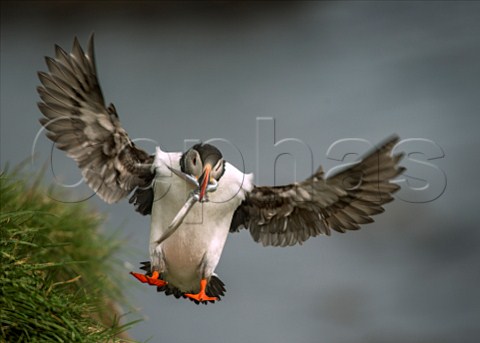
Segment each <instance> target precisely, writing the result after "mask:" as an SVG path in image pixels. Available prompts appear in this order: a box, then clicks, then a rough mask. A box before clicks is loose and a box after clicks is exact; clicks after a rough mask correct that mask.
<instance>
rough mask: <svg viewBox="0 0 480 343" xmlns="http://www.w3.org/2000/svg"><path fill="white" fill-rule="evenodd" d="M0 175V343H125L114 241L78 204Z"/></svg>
mask: <svg viewBox="0 0 480 343" xmlns="http://www.w3.org/2000/svg"><path fill="white" fill-rule="evenodd" d="M14 174H15V173H3V174H2V175H1V176H0V324H1V328H0V342H125V341H127V339H126V338H125V337H126V335H125V333H124V332H125V330H126V329H127V328H128V327H129V326H130V325H132V324H133V322H132V323H129V324H127V325H121V324H119V321H118V319H119V318H118V315H117V311H116V310H115V304H116V303H117V302H119V301H120V302H121V301H122V297H121V292H120V288H119V286H118V285H119V282H120V280H117V279H115V275H118V272H119V270H118V269H119V266H118V265H117V264H116V263H115V262H114V261H113V259H112V253H113V252H114V251H115V249H116V248H117V247H118V245H119V243H118V240H115V239H111V238H106V237H104V236H102V235H101V234H99V232H98V228H99V225H100V224H101V223H102V220H103V218H102V217H101V216H100V215H99V214H98V213H96V212H95V211H92V210H91V209H90V208H88V206H87V204H85V203H76V204H64V203H60V202H58V201H55V200H52V199H50V198H49V197H47V196H46V195H45V194H46V193H45V192H44V191H43V190H41V189H40V188H39V187H38V186H37V185H36V184H38V183H34V184H33V185H28V184H27V183H26V182H25V181H22V180H21V179H20V178H19V177H16V176H15V175H14Z"/></svg>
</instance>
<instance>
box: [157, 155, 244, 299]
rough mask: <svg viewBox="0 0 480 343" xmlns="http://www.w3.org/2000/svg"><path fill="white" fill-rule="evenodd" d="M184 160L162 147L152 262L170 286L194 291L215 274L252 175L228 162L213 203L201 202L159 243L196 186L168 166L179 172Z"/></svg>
mask: <svg viewBox="0 0 480 343" xmlns="http://www.w3.org/2000/svg"><path fill="white" fill-rule="evenodd" d="M180 157H181V154H180V153H165V152H163V151H161V150H160V149H159V148H157V152H156V157H155V171H156V176H155V199H154V203H153V208H152V223H151V233H150V258H151V261H152V265H153V266H155V267H157V268H159V270H160V271H161V272H163V276H164V278H165V280H166V281H168V282H170V283H171V284H172V285H174V286H176V287H177V288H179V289H180V290H182V291H195V290H197V289H198V286H199V282H200V279H201V278H203V277H207V278H208V277H209V276H210V275H211V274H212V273H213V272H214V270H215V267H216V266H217V264H218V261H219V259H220V256H221V253H222V250H223V247H224V245H225V241H226V239H227V236H228V232H229V228H230V223H231V220H232V217H233V213H234V212H235V210H236V208H237V207H238V206H239V205H240V203H241V201H242V200H243V199H244V198H245V192H248V191H250V190H251V189H252V187H253V185H252V181H253V180H252V179H253V175H252V174H248V175H247V174H244V173H242V172H241V171H239V170H238V169H237V168H235V167H234V166H233V165H231V164H229V163H226V166H225V173H224V175H223V176H222V177H221V179H220V181H219V183H218V188H217V190H216V191H215V192H213V193H209V195H208V197H209V201H208V202H205V203H196V204H195V205H194V206H193V208H192V209H191V210H190V212H189V213H188V215H187V216H186V217H185V219H184V221H183V223H182V224H181V225H180V227H179V228H178V229H177V230H176V231H175V233H174V234H172V235H171V236H170V237H169V238H168V239H166V240H165V241H164V242H162V243H161V244H157V243H156V242H157V241H158V240H159V239H160V238H161V237H162V235H163V232H165V231H166V230H167V228H168V226H169V225H170V223H171V222H172V220H173V218H174V217H175V215H176V214H177V213H178V211H179V210H180V208H181V207H182V206H183V204H184V203H185V201H186V200H187V198H188V196H189V194H190V192H191V191H192V188H191V186H189V185H187V183H186V182H185V181H183V180H181V179H180V178H179V177H178V176H176V175H173V174H172V172H171V171H170V170H169V169H168V168H167V167H166V165H169V166H171V167H172V168H176V169H180V166H179V160H180Z"/></svg>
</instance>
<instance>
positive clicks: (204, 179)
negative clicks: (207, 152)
mask: <svg viewBox="0 0 480 343" xmlns="http://www.w3.org/2000/svg"><path fill="white" fill-rule="evenodd" d="M211 170H212V166H211V165H210V164H207V165H206V166H205V168H204V169H203V174H202V176H200V180H201V181H200V182H201V183H200V197H199V201H202V199H203V198H204V197H205V192H206V190H207V186H208V183H209V182H210V171H211Z"/></svg>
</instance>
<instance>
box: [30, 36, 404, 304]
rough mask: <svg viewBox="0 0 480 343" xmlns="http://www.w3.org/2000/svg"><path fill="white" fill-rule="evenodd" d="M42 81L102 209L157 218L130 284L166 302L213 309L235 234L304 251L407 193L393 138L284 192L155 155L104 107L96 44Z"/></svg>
mask: <svg viewBox="0 0 480 343" xmlns="http://www.w3.org/2000/svg"><path fill="white" fill-rule="evenodd" d="M45 61H46V65H47V68H48V72H42V71H40V72H38V77H39V80H40V83H41V85H40V86H38V88H37V91H38V94H39V96H40V99H41V101H39V102H38V108H39V110H40V112H41V113H42V114H43V116H42V117H41V118H40V124H41V125H42V126H43V128H44V129H45V131H46V136H47V137H48V138H49V139H50V140H52V141H53V142H54V144H55V146H56V147H57V148H58V149H60V150H63V151H65V153H66V155H67V156H69V157H70V158H72V159H73V160H74V161H75V162H76V163H77V165H78V167H79V168H80V170H81V173H82V176H83V180H84V181H85V182H86V183H87V184H88V186H89V187H90V188H91V189H92V190H93V191H94V192H95V193H96V194H97V195H98V196H99V197H100V198H101V199H102V200H104V201H105V202H107V203H115V202H118V201H120V200H121V199H124V198H126V197H128V196H129V195H130V197H129V202H130V203H131V204H133V205H134V208H135V210H136V211H137V212H139V213H140V214H142V215H150V216H151V225H150V243H149V257H150V259H149V261H146V262H141V265H140V270H142V271H141V272H133V271H132V272H131V275H132V276H133V277H135V278H136V279H137V280H139V281H140V282H142V283H145V284H147V285H150V286H153V287H155V288H156V289H157V291H159V292H164V293H165V294H166V295H174V296H175V297H176V298H186V299H190V300H192V301H193V302H195V303H196V304H200V303H204V304H206V303H213V302H216V301H218V300H220V299H221V298H222V297H223V296H224V295H225V292H226V289H225V284H224V283H223V282H222V281H221V280H220V278H219V277H218V275H217V274H215V268H216V266H217V264H218V262H219V260H220V257H221V254H222V251H223V248H224V246H225V242H226V240H227V237H228V236H229V234H230V233H235V232H239V231H240V230H242V229H246V230H248V231H249V232H250V234H251V236H252V238H253V240H254V241H255V242H259V243H261V244H262V245H263V246H278V247H286V246H292V245H296V244H302V243H303V242H305V241H306V240H308V239H309V238H311V237H315V236H319V235H327V236H329V235H330V234H331V233H332V232H333V231H335V232H340V233H345V232H347V231H351V230H358V229H359V228H360V225H362V224H367V223H371V222H373V219H372V216H373V215H376V214H379V213H381V212H383V211H384V208H383V207H382V205H384V204H386V203H388V202H390V201H392V200H393V199H394V198H393V193H395V192H396V191H398V189H399V188H400V187H399V185H398V184H396V183H394V182H392V180H393V179H395V178H396V177H397V176H398V175H400V174H401V173H402V172H403V171H404V168H403V167H401V166H400V165H399V162H400V160H401V159H402V156H403V155H402V154H393V152H392V149H393V148H394V147H395V145H396V144H397V143H398V142H399V137H398V136H397V135H392V136H390V137H389V138H387V139H385V140H384V141H383V142H382V143H380V144H378V145H376V146H375V147H374V148H373V149H371V150H370V151H368V152H367V153H365V154H364V155H363V156H362V158H361V159H359V160H358V161H357V162H356V163H354V164H352V165H350V166H348V167H346V168H344V169H343V170H340V171H338V172H336V173H335V174H333V175H329V176H328V177H326V176H325V174H324V172H323V170H322V168H321V167H319V168H318V170H317V171H316V172H315V173H314V174H313V175H312V176H310V177H309V178H307V179H305V180H304V181H301V182H295V183H292V184H288V185H282V186H258V185H255V184H254V180H253V174H245V173H243V172H242V171H240V170H239V169H237V168H236V167H235V166H234V165H232V164H230V163H229V162H228V161H226V160H225V159H224V157H223V155H222V153H221V152H220V150H219V149H217V148H216V147H215V146H213V145H210V144H205V143H199V144H196V145H194V146H193V147H191V148H190V149H188V150H186V151H185V152H165V151H163V150H161V148H160V147H157V148H156V149H155V153H154V154H149V153H147V152H146V151H144V150H143V149H141V148H140V147H138V146H137V145H136V144H135V143H134V142H133V141H132V140H131V139H130V138H129V136H128V134H127V132H126V131H125V130H124V128H123V127H122V126H121V124H120V120H119V116H118V113H117V110H116V108H115V106H114V105H113V104H109V105H106V103H105V100H104V97H103V94H102V90H101V87H100V84H99V80H98V73H97V68H96V64H95V54H94V35H93V34H92V35H91V36H90V38H89V41H88V46H87V50H86V51H84V50H83V49H82V47H81V45H80V43H79V41H78V39H77V37H75V38H74V41H73V47H72V49H71V52H70V53H67V52H66V51H65V50H64V49H62V48H61V47H59V46H58V45H55V56H54V57H45Z"/></svg>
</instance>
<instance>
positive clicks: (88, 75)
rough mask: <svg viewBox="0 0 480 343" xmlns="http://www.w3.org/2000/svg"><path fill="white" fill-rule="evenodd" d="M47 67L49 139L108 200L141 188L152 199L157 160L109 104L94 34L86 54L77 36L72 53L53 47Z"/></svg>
mask: <svg viewBox="0 0 480 343" xmlns="http://www.w3.org/2000/svg"><path fill="white" fill-rule="evenodd" d="M46 63H47V66H48V69H49V72H48V73H44V72H39V73H38V76H39V78H40V81H41V83H42V86H39V87H38V89H37V90H38V93H39V95H40V98H41V99H42V102H39V103H38V107H39V108H40V111H41V112H42V113H43V115H44V117H43V118H41V119H40V123H41V124H42V125H43V126H44V127H45V128H46V130H47V137H48V138H50V139H51V140H52V141H53V142H55V145H56V146H57V148H59V149H61V150H64V151H65V152H66V153H67V155H68V156H69V157H71V158H73V159H74V160H75V161H76V162H77V164H78V166H79V167H80V169H81V170H82V175H83V177H84V179H85V180H86V182H87V184H88V185H89V186H90V187H91V188H92V189H93V190H94V191H95V192H96V193H97V194H98V195H99V196H100V198H102V199H103V200H104V201H106V202H108V203H113V202H116V201H118V200H120V199H122V198H124V197H126V196H127V195H128V194H129V193H130V192H131V191H132V190H134V189H135V188H137V187H139V188H137V190H138V192H140V193H141V194H140V193H138V192H137V193H135V195H136V196H141V195H143V196H144V197H145V196H147V197H151V189H150V188H148V186H149V185H150V183H151V181H152V180H153V177H154V174H153V172H152V168H151V166H152V163H153V160H154V158H153V156H151V155H149V154H147V153H146V152H145V151H144V150H142V149H139V148H138V147H136V145H135V144H134V143H133V142H132V141H131V140H130V138H129V137H128V135H127V133H126V131H125V130H124V129H123V128H122V126H121V125H120V120H119V119H118V115H117V111H116V110H115V107H114V106H113V104H110V105H109V106H108V107H107V106H105V101H104V99H103V94H102V90H101V88H100V85H99V82H98V78H97V70H96V66H95V56H94V50H93V35H92V36H91V37H90V40H89V42H88V50H87V52H86V53H85V52H84V51H83V50H82V48H81V46H80V44H79V42H78V40H77V38H75V40H74V42H73V48H72V52H70V53H67V52H65V51H64V50H63V49H62V48H60V47H59V46H55V58H50V57H46ZM142 191H143V193H142ZM136 199H137V198H136ZM137 200H138V199H137ZM137 200H135V199H134V202H135V205H138V204H137ZM137 207H138V206H137ZM147 207H148V206H147ZM137 210H138V211H139V212H142V211H140V210H139V209H138V208H137ZM143 210H144V211H145V212H148V210H149V209H148V208H146V209H143ZM144 214H145V213H144Z"/></svg>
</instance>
